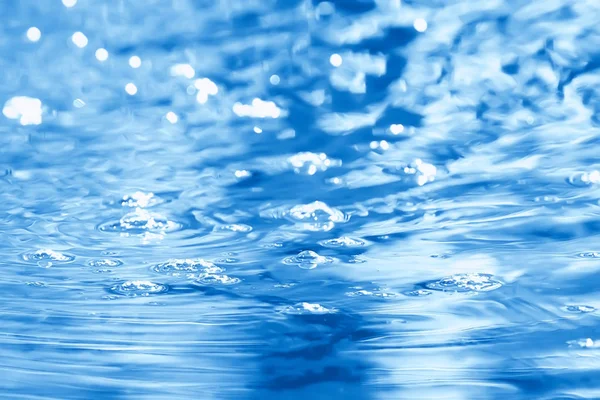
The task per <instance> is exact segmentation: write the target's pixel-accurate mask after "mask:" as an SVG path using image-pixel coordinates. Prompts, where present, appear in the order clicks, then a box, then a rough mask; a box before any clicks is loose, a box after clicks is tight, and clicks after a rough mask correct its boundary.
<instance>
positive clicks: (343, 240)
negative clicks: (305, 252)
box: [319, 236, 366, 248]
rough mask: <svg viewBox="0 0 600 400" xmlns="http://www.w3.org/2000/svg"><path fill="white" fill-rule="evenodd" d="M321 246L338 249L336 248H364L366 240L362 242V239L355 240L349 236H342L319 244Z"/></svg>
mask: <svg viewBox="0 0 600 400" xmlns="http://www.w3.org/2000/svg"><path fill="white" fill-rule="evenodd" d="M319 244H320V245H321V246H324V247H331V248H336V247H362V246H364V245H365V244H366V243H365V242H364V240H361V239H354V238H351V237H348V236H342V237H339V238H335V239H327V240H321V241H320V242H319Z"/></svg>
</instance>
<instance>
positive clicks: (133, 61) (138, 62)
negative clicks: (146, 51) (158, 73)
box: [129, 56, 142, 68]
mask: <svg viewBox="0 0 600 400" xmlns="http://www.w3.org/2000/svg"><path fill="white" fill-rule="evenodd" d="M129 66H130V67H131V68H139V67H141V66H142V59H141V58H139V57H138V56H131V57H130V58H129Z"/></svg>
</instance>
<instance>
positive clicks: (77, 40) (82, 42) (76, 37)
mask: <svg viewBox="0 0 600 400" xmlns="http://www.w3.org/2000/svg"><path fill="white" fill-rule="evenodd" d="M71 40H72V41H73V43H74V44H75V46H77V47H79V48H80V49H83V48H84V47H85V46H87V45H88V38H87V37H86V36H85V35H84V34H83V32H75V33H74V34H73V36H71Z"/></svg>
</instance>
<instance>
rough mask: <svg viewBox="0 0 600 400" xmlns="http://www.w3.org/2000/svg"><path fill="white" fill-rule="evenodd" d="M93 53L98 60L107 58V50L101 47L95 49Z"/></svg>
mask: <svg viewBox="0 0 600 400" xmlns="http://www.w3.org/2000/svg"><path fill="white" fill-rule="evenodd" d="M94 55H95V56H96V59H97V60H98V61H100V62H104V61H106V60H108V51H107V50H106V49H104V48H102V47H101V48H99V49H98V50H96V53H95V54H94Z"/></svg>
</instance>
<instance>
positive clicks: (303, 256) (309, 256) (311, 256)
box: [283, 250, 333, 269]
mask: <svg viewBox="0 0 600 400" xmlns="http://www.w3.org/2000/svg"><path fill="white" fill-rule="evenodd" d="M332 262H333V258H331V257H325V256H320V255H319V254H317V253H316V252H314V251H312V250H304V251H301V252H300V253H298V254H297V255H295V256H291V257H286V258H284V259H283V263H284V264H287V265H296V266H298V267H300V268H302V269H314V268H317V266H319V265H322V264H330V263H332Z"/></svg>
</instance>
